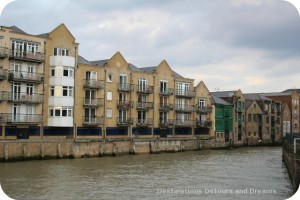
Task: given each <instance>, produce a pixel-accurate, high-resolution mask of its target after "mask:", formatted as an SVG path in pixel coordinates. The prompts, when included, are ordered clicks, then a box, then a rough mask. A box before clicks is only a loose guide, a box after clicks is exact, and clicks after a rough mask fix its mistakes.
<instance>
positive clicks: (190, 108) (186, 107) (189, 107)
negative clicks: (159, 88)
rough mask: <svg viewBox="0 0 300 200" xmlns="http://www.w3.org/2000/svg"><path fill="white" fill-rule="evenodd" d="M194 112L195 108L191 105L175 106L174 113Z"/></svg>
mask: <svg viewBox="0 0 300 200" xmlns="http://www.w3.org/2000/svg"><path fill="white" fill-rule="evenodd" d="M195 110H196V107H195V106H192V105H184V104H175V111H177V112H194V111H195Z"/></svg>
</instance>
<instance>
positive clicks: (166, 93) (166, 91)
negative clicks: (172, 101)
mask: <svg viewBox="0 0 300 200" xmlns="http://www.w3.org/2000/svg"><path fill="white" fill-rule="evenodd" d="M159 94H160V95H163V96H171V95H173V94H174V89H173V88H167V89H163V88H160V89H159Z"/></svg>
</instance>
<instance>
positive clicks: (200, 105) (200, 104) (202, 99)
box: [198, 98, 206, 108]
mask: <svg viewBox="0 0 300 200" xmlns="http://www.w3.org/2000/svg"><path fill="white" fill-rule="evenodd" d="M205 105H206V99H204V98H201V99H199V100H198V106H199V108H205Z"/></svg>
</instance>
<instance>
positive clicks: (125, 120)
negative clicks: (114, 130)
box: [117, 117, 133, 126]
mask: <svg viewBox="0 0 300 200" xmlns="http://www.w3.org/2000/svg"><path fill="white" fill-rule="evenodd" d="M117 125H118V126H130V125H133V119H132V118H130V117H117Z"/></svg>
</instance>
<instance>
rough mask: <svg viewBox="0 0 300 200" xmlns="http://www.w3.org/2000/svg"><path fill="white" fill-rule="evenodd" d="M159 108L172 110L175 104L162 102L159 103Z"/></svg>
mask: <svg viewBox="0 0 300 200" xmlns="http://www.w3.org/2000/svg"><path fill="white" fill-rule="evenodd" d="M159 110H161V111H170V110H173V104H169V103H160V104H159Z"/></svg>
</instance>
